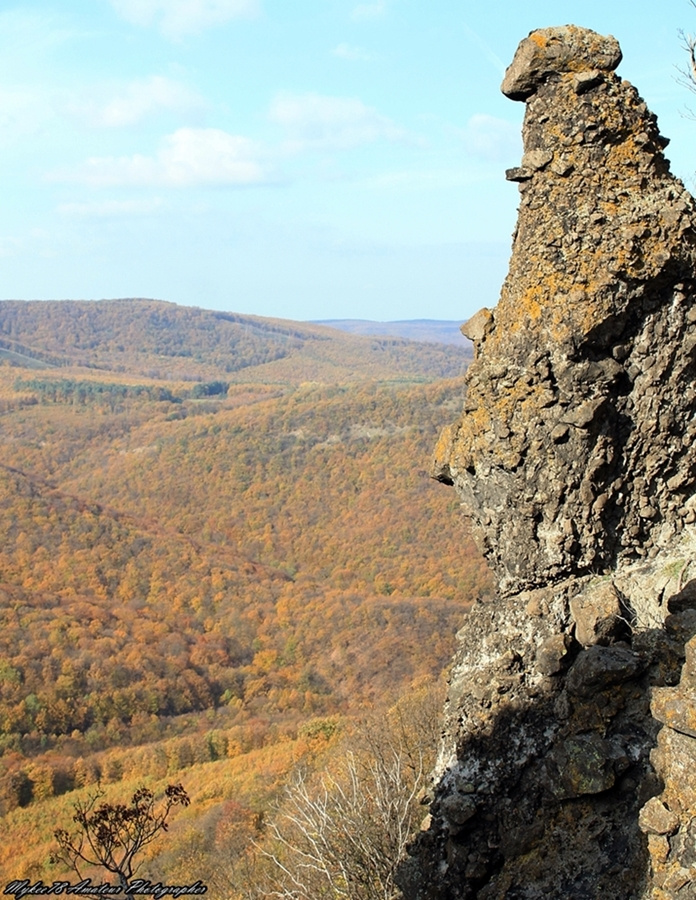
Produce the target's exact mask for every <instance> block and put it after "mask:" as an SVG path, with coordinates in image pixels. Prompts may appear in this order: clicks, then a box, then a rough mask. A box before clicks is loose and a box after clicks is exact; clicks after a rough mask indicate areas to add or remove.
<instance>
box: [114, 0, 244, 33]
mask: <svg viewBox="0 0 696 900" xmlns="http://www.w3.org/2000/svg"><path fill="white" fill-rule="evenodd" d="M111 4H112V6H113V7H114V9H115V10H116V12H117V13H118V14H119V15H120V16H122V17H123V18H124V19H126V21H128V22H131V23H132V24H133V25H140V26H142V27H149V26H152V25H155V26H156V27H157V28H159V29H160V31H161V32H162V33H163V34H164V35H165V36H166V37H168V38H172V39H174V40H177V39H179V38H182V37H183V36H184V35H187V34H196V33H198V32H200V31H204V30H205V29H206V28H211V27H213V26H215V25H222V24H224V23H225V22H229V21H231V20H232V19H239V18H247V17H250V16H255V15H258V13H259V12H260V2H259V0H111Z"/></svg>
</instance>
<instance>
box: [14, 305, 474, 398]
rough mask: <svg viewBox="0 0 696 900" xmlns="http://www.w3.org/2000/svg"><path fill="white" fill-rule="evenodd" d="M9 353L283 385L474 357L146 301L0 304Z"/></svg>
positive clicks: (427, 371) (39, 360) (392, 374)
mask: <svg viewBox="0 0 696 900" xmlns="http://www.w3.org/2000/svg"><path fill="white" fill-rule="evenodd" d="M3 356H4V357H5V358H6V359H8V360H9V361H11V362H15V363H16V364H18V365H24V366H29V367H42V366H43V367H46V368H52V367H70V366H72V367H80V368H89V369H100V370H104V371H111V372H128V373H129V374H130V375H134V374H137V375H140V376H145V377H148V378H155V379H164V380H178V381H205V380H210V379H216V378H225V379H227V380H230V381H244V382H248V381H250V380H255V381H266V382H276V383H279V382H280V383H287V382H294V383H297V382H298V381H303V380H304V381H321V382H335V381H340V382H343V381H351V380H364V379H365V378H378V379H379V378H406V379H414V380H418V379H430V378H432V377H434V376H437V377H441V378H447V377H452V376H455V375H459V374H461V372H462V369H463V366H464V365H465V364H466V362H467V361H468V360H469V358H470V357H469V355H468V354H467V352H466V349H465V348H464V347H462V348H461V349H460V351H459V352H458V353H457V352H452V350H451V348H450V349H446V348H443V347H439V346H437V345H432V344H428V343H424V342H421V343H418V342H414V341H407V340H404V339H400V338H394V337H382V338H379V337H373V338H369V337H364V336H360V335H350V334H345V333H344V332H339V331H336V330H335V329H331V328H326V327H323V326H321V325H312V324H308V323H304V322H292V321H288V320H284V319H264V318H261V317H259V316H245V315H240V314H237V313H228V312H214V311H209V310H204V309H198V308H193V307H181V306H176V305H175V304H173V303H165V302H163V301H160V300H139V299H134V300H100V301H98V302H91V301H78V300H63V301H31V302H23V301H13V300H5V301H0V358H2V357H3Z"/></svg>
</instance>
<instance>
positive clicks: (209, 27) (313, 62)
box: [0, 0, 696, 321]
mask: <svg viewBox="0 0 696 900" xmlns="http://www.w3.org/2000/svg"><path fill="white" fill-rule="evenodd" d="M568 23H574V24H577V25H582V26H585V27H589V28H593V29H594V30H596V31H599V32H601V33H603V34H613V35H614V36H615V37H616V38H618V40H619V42H620V43H621V47H622V49H623V53H624V60H623V62H622V63H621V66H620V67H619V70H618V71H619V74H621V75H622V76H623V77H624V78H627V79H628V80H629V81H631V82H633V83H634V84H635V85H636V87H637V88H638V90H639V91H640V93H641V94H642V95H643V97H644V98H645V99H646V101H647V102H648V105H649V106H650V108H651V109H652V110H653V112H655V113H656V114H657V116H658V120H659V125H660V129H661V131H662V133H663V134H665V135H666V136H667V137H669V138H671V139H672V143H671V144H670V146H669V147H668V149H667V156H668V158H669V159H670V160H671V161H672V169H673V171H674V172H675V173H676V174H677V175H678V176H679V177H681V178H682V179H683V180H684V181H685V183H686V184H687V187H689V188H691V189H694V172H695V171H696V156H695V155H694V154H693V152H692V150H691V148H693V146H694V145H695V142H694V138H696V118H689V111H688V107H689V104H690V101H691V100H693V108H694V109H695V110H696V95H690V94H689V92H688V91H687V90H686V88H685V87H684V86H682V85H681V84H679V82H678V78H679V72H678V67H679V66H682V65H684V63H685V61H686V57H685V54H684V51H683V50H682V49H681V45H680V38H679V29H680V28H682V29H684V30H685V31H687V32H688V31H689V30H691V31H693V32H696V8H694V7H693V6H691V5H690V4H689V3H688V2H687V0H662V3H661V4H660V8H659V10H658V8H657V4H656V3H655V2H654V0H651V2H649V3H648V2H645V0H634V2H632V3H631V4H630V5H629V4H625V3H619V2H616V0H567V2H565V0H554V2H549V0H525V2H524V3H519V2H510V0H497V2H489V3H481V2H476V3H474V2H471V0H364V2H359V0H24V2H22V0H19V2H17V3H12V2H7V0H0V273H1V275H0V284H1V285H2V287H1V288H0V297H1V298H2V299H21V300H32V299H102V298H115V297H148V298H156V299H160V300H169V301H173V302H175V303H178V304H182V305H186V306H200V307H203V308H206V309H221V310H228V311H234V312H240V313H250V314H255V315H261V316H274V317H282V318H288V319H299V320H315V319H340V318H344V319H345V318H363V319H374V320H379V321H387V320H400V319H454V320H460V321H464V320H465V319H467V318H468V317H469V316H471V315H472V314H473V313H474V312H475V311H476V310H477V309H479V308H480V307H482V306H493V305H495V303H496V302H497V298H498V294H499V291H500V286H501V284H502V281H503V279H504V277H505V273H506V269H507V262H508V258H509V253H510V240H511V234H512V231H513V228H514V223H515V216H516V208H517V201H518V190H517V186H516V185H515V184H512V183H510V182H506V181H505V176H504V173H505V169H506V168H510V167H512V166H515V165H518V164H519V160H520V157H521V141H520V136H519V135H520V128H521V122H522V116H523V113H524V104H523V103H519V102H517V103H516V102H512V101H510V100H508V99H506V98H505V97H504V96H503V95H502V94H501V93H500V89H499V86H500V82H501V80H502V76H503V73H504V70H505V67H506V66H507V65H508V64H509V63H510V61H511V60H512V57H513V54H514V52H515V48H516V47H517V44H518V43H519V41H520V40H521V39H522V38H523V37H525V36H526V35H527V34H528V33H529V31H531V30H533V29H534V28H539V27H546V26H549V25H562V24H568Z"/></svg>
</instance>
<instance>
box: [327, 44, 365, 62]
mask: <svg viewBox="0 0 696 900" xmlns="http://www.w3.org/2000/svg"><path fill="white" fill-rule="evenodd" d="M331 53H332V55H333V56H338V57H339V59H348V60H351V61H352V62H363V61H367V60H370V59H372V58H373V57H372V54H371V53H368V52H367V50H363V48H362V47H351V45H350V44H339V45H338V46H337V47H334V49H333V50H332V51H331Z"/></svg>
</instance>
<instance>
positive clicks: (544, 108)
mask: <svg viewBox="0 0 696 900" xmlns="http://www.w3.org/2000/svg"><path fill="white" fill-rule="evenodd" d="M620 59H621V51H620V49H619V46H618V44H617V42H616V41H615V40H614V38H611V37H602V36H600V35H597V34H595V33H594V32H591V31H588V30H585V29H580V28H577V27H575V26H566V27H563V28H550V29H544V30H541V31H537V32H533V33H532V34H531V35H530V36H529V37H528V38H527V39H525V40H524V41H523V42H522V43H521V44H520V47H519V49H518V51H517V54H516V56H515V59H514V61H513V63H512V65H511V66H510V68H509V69H508V71H507V73H506V76H505V80H504V82H503V90H504V92H505V93H506V94H507V95H508V96H510V97H512V98H513V99H523V100H525V102H526V115H525V123H524V155H523V158H522V162H521V165H520V167H518V168H517V169H513V170H511V171H510V172H508V177H509V178H510V179H511V180H513V181H516V182H518V183H519V190H520V193H521V200H520V209H519V219H518V225H517V229H516V232H515V235H514V240H513V252H512V258H511V262H510V271H509V274H508V277H507V279H506V281H505V284H504V286H503V289H502V293H501V297H500V302H499V304H498V306H497V307H496V309H495V310H492V311H491V310H482V311H481V312H480V313H478V314H477V315H476V316H474V318H473V319H472V320H471V321H470V322H469V323H467V325H465V326H464V327H463V329H462V330H463V331H464V333H465V334H467V335H468V336H469V337H470V338H471V339H472V341H473V342H474V346H475V351H476V358H475V361H474V363H473V364H472V365H471V367H470V369H469V373H468V376H467V382H468V385H467V395H466V399H465V405H464V414H463V416H462V418H461V419H460V421H459V422H457V423H456V424H455V425H453V426H450V427H449V428H447V429H445V431H444V432H443V434H442V435H441V437H440V440H439V443H438V447H437V450H436V455H435V462H434V466H433V474H434V476H435V477H437V478H438V479H439V480H441V481H444V482H446V483H449V484H454V485H455V487H456V489H457V491H458V493H459V495H460V498H461V499H462V505H463V507H464V510H465V514H466V515H468V516H469V517H470V519H471V523H472V530H473V533H474V536H475V539H476V540H477V542H478V544H479V547H480V548H481V550H482V551H483V552H484V554H485V555H486V556H487V558H488V560H489V562H490V564H491V566H492V568H493V570H494V572H495V573H496V575H497V578H498V582H499V596H498V598H497V599H496V600H495V602H493V603H490V604H479V605H476V606H475V607H474V608H473V610H472V612H471V613H470V614H469V615H468V616H467V620H466V622H465V624H464V627H463V628H462V630H461V632H460V634H459V635H458V639H459V651H458V653H457V656H456V657H455V661H454V664H453V669H452V675H451V682H450V690H449V695H448V700H447V705H446V710H445V728H444V733H443V742H442V746H441V751H440V758H439V761H438V765H437V768H436V771H435V773H434V782H433V791H432V795H431V797H430V798H429V800H430V811H429V818H428V820H427V823H424V827H423V830H422V831H421V833H420V834H419V836H418V837H417V838H416V840H415V841H414V844H413V846H412V848H411V853H410V855H409V857H408V859H406V860H405V861H404V862H403V865H402V867H401V873H400V883H401V885H402V888H403V891H404V894H405V896H406V897H407V898H408V900H430V898H432V900H435V898H438V900H442V898H448V900H450V898H451V900H460V898H474V897H476V898H482V900H493V898H496V900H497V898H501V900H502V898H525V900H536V898H548V897H553V898H566V897H568V898H571V897H572V898H600V897H602V898H616V900H620V898H625V900H636V898H648V897H655V898H666V897H682V896H683V897H696V841H695V840H694V838H696V710H695V708H694V705H695V703H696V640H695V639H694V635H695V634H696V559H695V555H696V530H695V529H694V527H693V525H692V523H694V521H696V440H695V439H696V368H695V358H696V287H695V281H696V274H695V273H696V265H695V264H696V205H695V204H694V201H693V199H692V198H691V196H690V195H689V194H688V193H687V192H686V191H685V189H684V187H683V186H682V184H681V183H680V182H679V181H678V180H677V179H675V178H674V177H673V176H672V175H671V174H670V172H669V165H668V163H667V161H666V160H665V158H664V156H663V152H662V151H663V149H664V147H665V145H666V143H667V142H666V141H665V140H664V139H663V138H662V137H661V136H660V135H659V132H658V130H657V124H656V120H655V117H654V116H653V115H652V114H651V113H650V112H649V111H648V110H647V108H646V106H645V104H644V103H643V101H642V100H641V98H640V97H639V96H638V94H637V92H636V91H635V89H634V88H633V87H632V86H631V85H629V84H627V83H626V82H622V81H621V80H620V78H619V77H618V76H617V75H615V74H614V71H613V70H614V69H615V68H616V66H617V65H618V63H619V61H620ZM685 659H686V663H685V664H684V661H685ZM682 670H683V671H682ZM651 703H652V707H651ZM661 791H662V793H660V792H661ZM658 795H659V796H658Z"/></svg>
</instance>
